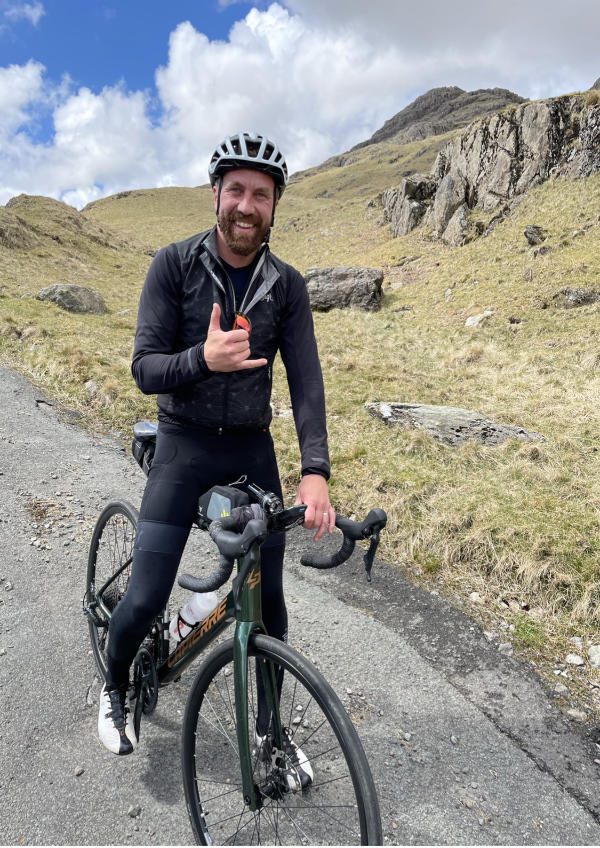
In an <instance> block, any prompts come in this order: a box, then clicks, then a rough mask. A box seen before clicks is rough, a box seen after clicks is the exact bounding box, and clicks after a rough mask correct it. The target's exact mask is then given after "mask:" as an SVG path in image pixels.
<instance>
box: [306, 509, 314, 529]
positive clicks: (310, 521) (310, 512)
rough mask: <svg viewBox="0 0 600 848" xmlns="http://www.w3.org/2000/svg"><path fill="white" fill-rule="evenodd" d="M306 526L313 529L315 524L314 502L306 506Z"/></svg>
mask: <svg viewBox="0 0 600 848" xmlns="http://www.w3.org/2000/svg"><path fill="white" fill-rule="evenodd" d="M304 526H305V527H306V528H308V530H312V528H313V527H314V526H315V508H314V506H312V504H309V505H308V506H307V507H306V512H305V513H304Z"/></svg>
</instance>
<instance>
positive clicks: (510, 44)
mask: <svg viewBox="0 0 600 848" xmlns="http://www.w3.org/2000/svg"><path fill="white" fill-rule="evenodd" d="M0 2H1V0H0ZM228 2H229V0H221V5H226V4H227V3H228ZM11 5H12V6H15V7H16V5H17V4H15V3H13V4H11ZM26 5H27V6H37V5H41V4H20V8H25V6H26ZM256 6H257V4H254V8H252V9H250V10H249V11H248V13H247V14H246V16H245V17H244V18H243V19H242V20H240V21H238V22H237V23H236V24H235V25H234V26H233V28H232V30H231V32H230V34H229V38H228V40H227V41H211V40H210V39H209V38H207V36H206V35H204V34H203V33H202V32H199V31H198V30H196V29H195V28H194V27H193V26H192V25H191V24H190V23H181V24H180V25H179V26H178V27H176V29H175V30H174V31H173V32H172V33H171V35H170V40H169V54H168V62H167V64H166V65H165V66H164V67H161V68H159V69H157V72H156V95H157V99H156V100H155V101H154V102H153V103H152V106H153V109H152V114H153V115H155V116H156V115H158V117H155V119H154V120H152V119H151V117H150V109H149V106H150V101H149V97H150V95H149V94H147V93H142V92H139V91H138V92H131V91H128V90H127V88H126V86H125V84H123V85H121V86H117V87H108V88H104V89H102V90H101V91H98V92H94V91H91V90H89V89H87V88H81V89H79V90H77V91H74V90H73V86H72V83H71V82H70V81H69V80H68V78H66V79H65V80H63V81H62V83H61V84H60V85H53V84H51V83H49V82H48V81H47V80H45V79H44V69H43V67H42V66H41V65H40V64H39V63H36V62H33V61H32V62H29V63H27V65H23V66H11V67H8V68H0V141H1V142H2V143H1V144H0V202H5V201H6V200H7V199H8V198H9V197H10V196H11V195H12V194H15V193H18V192H20V191H25V192H28V193H34V194H47V195H51V196H54V197H61V198H63V199H65V200H67V202H70V203H73V204H75V205H77V206H81V205H83V204H84V203H86V202H88V201H89V200H92V199H95V198H97V197H100V196H103V195H105V194H111V193H114V192H116V191H119V190H123V189H127V188H134V187H140V186H142V187H143V186H160V185H198V184H201V183H205V182H206V181H207V174H206V167H207V162H208V158H209V156H210V153H211V151H212V149H213V147H214V145H215V144H216V143H217V142H218V141H219V140H220V139H221V138H222V137H223V136H224V135H226V134H229V133H232V132H235V131H237V130H240V129H257V130H260V131H263V132H265V133H267V134H268V135H270V136H271V137H272V138H273V139H274V140H275V141H276V142H277V143H278V144H279V146H280V147H281V149H282V150H283V151H284V153H285V155H286V157H287V158H288V162H289V165H290V168H291V170H292V171H294V170H297V169H300V168H304V167H307V166H309V165H313V164H317V163H318V162H321V161H323V160H324V159H326V158H327V157H328V156H330V155H332V154H334V153H337V152H341V151H343V150H346V149H348V148H349V147H350V146H352V145H353V144H355V143H357V142H358V141H361V140H363V139H366V138H368V137H369V136H370V135H371V133H372V132H374V130H376V129H377V128H379V127H380V126H381V125H382V124H383V122H384V121H385V120H386V119H387V118H390V117H391V116H392V115H394V114H395V113H396V112H397V111H399V110H400V109H401V108H403V107H404V106H405V105H406V104H407V103H409V102H410V101H411V100H413V99H414V98H415V97H416V96H417V95H419V94H422V93H423V92H424V91H426V90H427V89H429V88H431V87H433V86H437V85H461V86H462V87H463V88H465V89H469V90H472V89H474V88H479V87H492V86H503V87H508V88H512V89H513V90H515V91H516V92H517V93H519V94H523V95H526V96H534V97H536V96H548V95H551V94H559V93H563V92H566V91H570V90H576V89H578V88H585V87H587V85H589V84H591V83H592V82H593V80H594V79H595V78H596V77H598V76H599V75H600V67H593V65H594V56H595V49H593V47H592V44H594V47H595V42H594V37H593V34H594V33H595V32H597V31H598V28H599V26H598V25H599V24H600V4H598V8H596V5H595V4H592V3H591V2H587V0H571V4H570V6H569V10H568V14H567V12H566V11H564V12H563V7H562V6H559V5H558V2H556V3H553V2H550V0H547V2H546V3H544V5H542V2H541V0H530V2H529V3H528V4H523V5H522V6H519V7H518V9H519V11H517V5H516V0H505V3H504V4H503V7H502V14H500V13H499V12H497V11H494V9H496V7H495V6H494V7H491V6H488V5H486V4H481V3H475V2H474V0H456V2H455V3H454V4H452V6H451V7H450V6H449V5H448V4H446V5H445V6H442V5H440V4H438V3H437V2H435V3H434V2H433V0H420V3H419V4H410V6H409V4H408V3H401V2H399V0H370V2H369V4H368V6H367V4H366V3H365V2H364V0H361V2H359V1H358V0H328V2H327V3H323V2H322V0H318V2H317V0H288V2H286V3H285V4H284V2H283V0H281V2H280V3H273V4H272V5H271V6H269V7H268V8H266V9H263V10H262V11H261V10H259V9H258V8H256ZM584 7H585V9H584ZM0 8H2V7H1V6H0ZM584 11H585V12H586V14H585V15H584V14H583V12H584ZM534 34H535V35H536V37H535V38H534V37H533V36H534ZM574 43H577V44H578V45H580V46H581V48H580V49H575V48H573V46H572V45H573V44H574ZM157 107H158V108H157ZM44 108H45V109H47V110H48V112H47V114H50V116H51V117H52V119H53V122H54V135H53V137H52V138H51V139H50V140H48V141H47V142H46V143H43V144H42V143H36V141H35V132H34V120H33V119H34V118H35V117H36V116H37V115H38V114H39V112H40V110H43V109H44Z"/></svg>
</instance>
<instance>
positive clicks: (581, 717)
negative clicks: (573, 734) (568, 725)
mask: <svg viewBox="0 0 600 848" xmlns="http://www.w3.org/2000/svg"><path fill="white" fill-rule="evenodd" d="M567 715H568V716H570V718H572V719H574V720H575V721H581V722H584V721H586V719H587V713H584V712H583V710H576V709H571V710H567Z"/></svg>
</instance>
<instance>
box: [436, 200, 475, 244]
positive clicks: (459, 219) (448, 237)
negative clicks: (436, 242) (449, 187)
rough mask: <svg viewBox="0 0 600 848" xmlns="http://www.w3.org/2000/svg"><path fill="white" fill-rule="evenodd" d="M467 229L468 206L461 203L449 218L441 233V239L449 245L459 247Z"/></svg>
mask: <svg viewBox="0 0 600 848" xmlns="http://www.w3.org/2000/svg"><path fill="white" fill-rule="evenodd" d="M468 229H469V207H468V206H467V204H466V203H463V204H462V206H459V207H458V209H457V210H456V212H455V213H454V215H453V216H452V217H451V218H450V221H449V222H448V226H447V227H446V229H445V230H444V234H443V235H442V240H443V241H445V242H446V244H449V245H450V246H451V247H460V246H461V245H463V244H464V243H465V242H466V240H467V232H468Z"/></svg>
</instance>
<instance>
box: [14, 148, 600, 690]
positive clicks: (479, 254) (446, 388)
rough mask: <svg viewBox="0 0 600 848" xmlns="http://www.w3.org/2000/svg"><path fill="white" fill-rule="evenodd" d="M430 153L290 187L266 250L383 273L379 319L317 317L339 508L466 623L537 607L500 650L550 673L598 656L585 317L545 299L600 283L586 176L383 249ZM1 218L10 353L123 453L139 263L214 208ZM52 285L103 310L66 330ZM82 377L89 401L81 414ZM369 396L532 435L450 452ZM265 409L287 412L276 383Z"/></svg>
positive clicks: (166, 200) (599, 218)
mask: <svg viewBox="0 0 600 848" xmlns="http://www.w3.org/2000/svg"><path fill="white" fill-rule="evenodd" d="M443 140H444V139H440V138H438V139H429V140H427V141H426V142H421V143H415V144H411V145H405V146H399V145H396V146H394V145H393V144H391V143H385V144H381V145H376V146H373V147H372V148H364V149H361V150H359V151H355V152H354V153H352V154H351V161H349V163H348V164H346V165H345V166H344V167H341V168H339V167H338V168H335V167H330V168H321V169H313V170H312V171H310V172H306V173H305V174H304V175H301V176H300V177H299V178H296V179H295V180H293V182H292V184H291V185H290V187H289V189H288V191H287V192H286V194H285V195H284V198H283V201H282V205H281V209H280V210H279V212H278V216H277V227H276V229H275V231H274V234H273V249H274V250H275V252H277V253H278V254H279V255H281V256H282V257H283V258H285V259H286V260H288V261H290V262H292V264H295V265H297V267H299V268H300V269H301V270H303V271H304V270H306V269H307V268H308V267H311V266H330V265H370V266H376V267H381V268H383V269H384V272H385V298H384V301H383V306H382V309H381V311H380V312H378V313H374V314H365V313H359V312H354V311H339V310H334V311H332V312H330V313H327V314H315V316H314V317H315V326H316V332H317V337H318V342H319V348H320V353H321V360H322V365H323V371H324V376H325V383H326V391H327V400H328V427H329V434H330V445H331V454H332V466H333V477H332V481H331V491H332V499H333V502H334V504H335V505H336V507H337V508H338V509H339V510H340V511H341V512H343V513H347V514H357V515H360V514H363V513H364V512H365V511H366V510H367V509H369V508H370V507H372V506H373V505H380V506H382V507H383V508H384V509H386V510H387V512H388V514H389V524H388V528H387V531H386V533H385V534H384V536H383V539H382V548H381V554H382V555H383V556H384V557H385V558H386V559H387V560H389V561H391V562H397V563H399V565H400V566H401V567H403V568H404V569H406V571H407V572H408V573H409V574H411V575H412V577H413V579H415V580H420V581H423V582H424V583H426V584H427V585H429V586H435V587H436V589H438V590H440V591H443V592H445V593H446V594H447V595H448V596H450V597H452V598H453V599H454V601H455V602H457V603H461V599H466V598H467V597H468V595H469V593H471V592H473V591H477V592H478V593H479V594H480V595H481V596H482V598H483V599H484V603H483V604H482V605H478V606H477V608H476V609H474V608H473V605H471V606H469V607H468V608H469V612H470V614H473V615H478V616H480V618H481V620H482V622H484V623H485V621H486V620H487V619H488V618H490V617H491V618H492V619H493V618H496V619H497V618H498V617H499V616H500V615H502V616H504V617H506V618H507V619H508V620H511V616H512V614H511V613H507V612H506V610H504V609H503V610H501V611H499V610H500V608H499V607H498V603H499V602H500V601H501V600H502V599H503V598H506V597H509V598H511V599H513V600H515V601H517V602H518V603H519V604H522V605H525V606H526V607H529V608H530V609H532V610H533V609H535V610H536V614H537V617H536V618H535V619H533V618H530V617H528V616H527V614H525V613H520V614H519V615H518V617H517V619H516V620H515V622H514V624H515V631H514V632H515V640H516V642H517V644H518V645H519V646H520V647H521V649H522V650H523V651H525V652H526V653H527V652H528V651H531V652H533V655H535V657H536V659H539V656H540V655H543V656H545V657H546V661H547V663H548V664H549V665H550V664H551V663H552V662H553V661H554V657H555V656H559V655H561V653H563V654H564V653H565V652H566V650H565V646H566V645H567V642H566V640H567V638H568V637H569V636H570V635H578V636H582V637H584V638H588V637H589V638H591V639H596V640H597V639H598V637H597V633H598V628H599V626H600V588H599V587H600V579H599V578H600V568H599V561H600V557H599V554H600V550H599V547H600V541H599V540H600V438H599V434H600V404H599V402H598V401H599V399H600V353H599V351H600V345H599V341H600V339H599V335H600V323H599V320H598V319H599V313H600V309H599V307H598V306H588V307H582V308H578V309H572V310H564V309H558V308H556V307H555V306H554V305H553V301H552V296H553V294H555V292H556V291H558V290H559V289H561V288H562V287H564V286H567V285H568V286H595V287H598V283H597V281H598V279H599V278H600V177H593V178H590V179H587V180H582V181H579V182H576V183H575V182H568V181H555V182H548V183H546V184H544V185H542V186H540V187H538V188H536V189H535V190H533V191H531V192H530V194H529V195H528V196H527V198H526V199H525V200H524V201H523V202H522V203H521V205H520V206H519V207H518V208H517V209H516V210H515V211H514V212H513V213H512V215H511V216H510V217H509V218H507V219H506V221H504V222H503V223H502V224H500V225H499V226H498V227H497V228H496V229H495V230H494V232H493V233H492V234H491V235H490V236H489V237H488V238H485V239H478V240H475V241H473V242H471V243H470V244H468V245H465V246H464V247H461V248H449V247H446V246H444V245H443V244H441V243H440V242H437V241H432V240H431V239H430V238H429V237H428V235H427V233H426V232H424V231H423V230H417V231H414V232H413V233H411V234H410V235H408V236H405V237H403V238H398V239H392V238H391V237H390V235H389V231H388V229H387V227H385V226H382V211H381V208H380V207H378V206H377V205H369V201H371V200H372V199H373V198H377V197H378V196H379V195H380V193H381V191H382V190H383V189H385V188H386V187H389V186H390V185H394V184H397V183H398V182H399V180H400V177H401V175H402V174H403V173H404V172H407V171H410V170H417V169H418V170H421V171H427V170H428V169H429V167H430V166H431V164H432V162H433V159H434V157H435V154H436V152H437V150H438V149H439V147H440V145H441V143H442V141H443ZM16 211H17V210H16V209H15V210H14V211H13V210H12V209H6V210H0V212H1V213H2V215H3V217H0V260H1V264H0V269H1V270H0V334H1V335H0V350H1V352H2V355H3V358H4V359H5V361H8V362H10V363H11V364H12V365H14V366H15V367H17V368H19V369H20V370H21V371H23V372H24V373H25V374H27V375H28V376H29V377H30V378H32V379H33V380H34V381H35V382H36V383H38V384H39V385H40V386H42V387H44V388H45V389H47V390H48V391H49V392H50V393H51V394H53V395H54V396H55V397H57V398H58V399H59V400H60V401H62V402H63V403H64V404H66V405H68V406H70V407H72V408H76V409H78V410H79V411H80V412H81V413H82V415H83V416H84V421H86V422H87V423H88V425H89V426H91V427H103V428H112V429H113V430H118V431H120V432H121V433H122V434H123V438H124V440H127V439H128V434H129V431H130V428H131V424H132V423H133V421H134V420H135V419H136V418H139V417H152V416H153V414H154V413H153V411H154V401H153V399H148V398H144V397H143V396H142V395H141V394H140V393H139V392H138V391H137V389H136V388H135V386H134V385H133V382H132V380H131V377H130V371H129V362H130V354H131V347H132V339H133V333H134V326H135V314H136V306H137V300H138V297H139V292H140V288H141V285H142V282H143V277H144V274H145V270H146V268H147V266H148V264H149V262H150V255H149V253H148V246H150V247H153V248H155V247H157V246H158V245H159V244H162V243H166V242H168V241H170V240H173V239H176V238H183V237H185V236H187V235H189V234H190V233H192V232H194V231H196V230H200V229H202V228H204V227H208V226H210V225H211V224H212V220H213V212H212V203H211V196H210V192H209V190H208V188H207V187H201V188H199V189H160V190H158V189H155V190H149V191H147V192H132V193H130V194H129V195H127V196H126V197H121V198H110V199H108V200H104V201H99V202H97V203H95V204H93V205H92V206H91V207H90V208H88V210H87V211H86V212H85V213H84V214H83V215H80V216H77V215H75V218H81V219H82V221H83V223H80V224H74V223H73V216H72V215H71V213H68V210H65V209H63V208H62V206H61V205H60V204H53V202H51V201H48V202H47V203H45V204H44V205H43V206H42V207H40V206H39V205H38V204H36V203H34V202H31V203H30V204H29V205H27V204H25V205H24V206H23V208H19V210H18V214H19V218H20V219H21V222H24V224H23V223H21V224H20V223H19V222H18V221H15V220H14V216H15V214H16ZM67 213H68V214H67ZM11 216H12V217H11ZM69 216H70V217H69ZM9 224H10V226H12V227H13V229H14V227H17V235H16V236H15V235H14V233H13V239H14V238H18V237H19V232H20V231H19V226H22V227H25V230H23V231H22V232H21V236H22V237H23V238H25V236H26V235H27V233H29V234H30V235H31V234H32V233H33V235H35V237H36V238H37V239H38V241H37V242H35V244H34V245H33V246H32V244H31V243H30V244H29V245H28V246H27V247H26V248H24V249H23V250H19V249H18V248H15V247H14V245H13V246H12V247H6V246H3V244H2V232H3V230H2V227H3V226H4V227H5V229H6V228H8V226H9ZM30 224H32V225H34V226H35V227H37V228H38V229H37V231H36V232H34V231H33V230H31V229H28V227H29V225H30ZM527 224H540V225H541V226H543V227H544V228H545V229H546V230H547V232H548V239H547V242H546V244H549V245H550V246H551V247H552V251H551V252H550V253H549V254H548V255H546V256H543V257H537V258H535V257H534V255H533V251H532V249H531V248H529V247H528V245H527V242H526V240H525V238H524V236H523V230H524V228H525V226H526V225H527ZM100 228H101V229H100ZM44 233H46V235H45V234H44ZM57 235H58V236H59V237H60V238H61V239H62V241H61V242H58V241H56V239H55V238H54V237H56V236H57ZM6 238H8V237H6ZM407 260H408V261H407ZM60 281H62V282H77V283H83V284H88V285H92V286H93V287H95V288H97V289H98V290H99V291H101V293H102V294H103V295H104V297H105V299H106V301H107V303H108V305H109V309H110V312H109V314H108V315H106V316H94V317H89V316H76V315H69V314H67V313H64V312H62V311H61V310H59V309H58V308H57V307H56V306H54V305H52V304H48V303H41V302H40V301H37V300H36V299H35V295H36V294H37V291H38V290H39V289H40V288H42V286H43V285H48V284H50V283H52V282H60ZM486 308H492V309H493V310H494V314H493V317H492V318H491V319H490V321H489V322H487V323H486V324H484V325H482V326H480V327H479V328H477V329H470V328H467V327H465V320H466V318H467V317H468V316H470V315H473V314H476V313H479V312H481V311H483V310H484V309H486ZM515 320H517V321H518V322H519V323H515ZM90 379H93V380H95V381H96V382H97V383H98V384H99V385H100V386H101V388H102V391H103V394H104V398H105V401H104V404H103V403H102V402H101V401H100V400H98V399H96V400H92V401H91V402H90V400H89V399H88V396H87V394H86V391H85V382H86V381H87V380H90ZM106 399H108V400H106ZM372 401H400V402H422V403H431V404H445V405H451V406H452V405H453V406H461V407H466V408H469V409H474V410H477V411H479V412H481V413H484V414H485V415H488V416H489V417H491V418H492V419H495V420H497V421H500V422H502V423H508V424H518V425H520V426H523V427H525V428H527V429H530V430H534V431H536V432H539V433H541V434H542V435H543V437H544V440H543V441H541V442H536V443H523V442H517V441H509V442H506V443H505V444H503V445H501V446H499V447H494V448H492V447H483V446H481V445H478V444H476V443H468V444H466V445H464V446H461V447H458V448H451V447H448V446H445V445H442V444H440V443H437V442H435V441H434V440H432V439H431V438H429V437H427V436H425V435H424V434H423V433H420V432H416V431H409V430H401V429H392V428H389V427H387V426H386V425H384V424H383V423H380V422H378V421H377V420H375V419H374V418H372V417H371V416H370V415H369V414H368V413H367V411H366V409H365V403H367V402H372ZM274 403H275V405H276V406H277V407H278V408H286V407H287V406H289V397H288V392H287V387H286V384H285V379H284V375H283V369H282V368H279V369H276V379H275V388H274ZM273 432H274V436H275V439H276V441H277V444H278V449H279V455H280V464H281V471H282V475H283V479H284V484H285V486H286V489H287V492H288V494H291V493H292V491H293V489H294V487H295V485H296V483H297V480H298V448H297V442H296V437H295V433H294V428H293V422H292V421H291V419H289V418H286V417H277V418H276V419H275V420H274V424H273ZM590 674H592V672H590ZM596 676H597V674H596Z"/></svg>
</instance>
